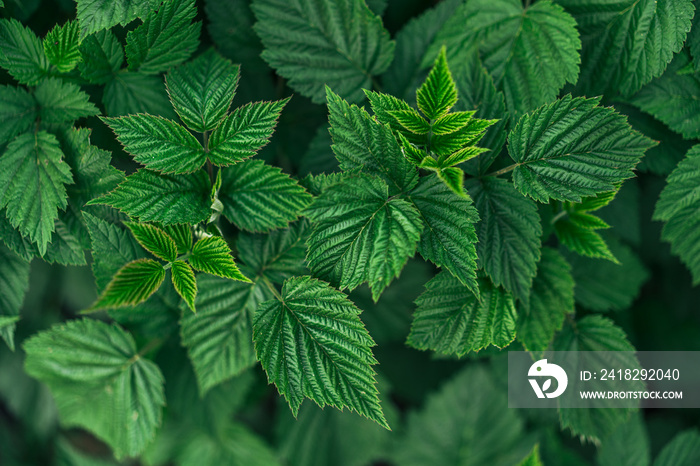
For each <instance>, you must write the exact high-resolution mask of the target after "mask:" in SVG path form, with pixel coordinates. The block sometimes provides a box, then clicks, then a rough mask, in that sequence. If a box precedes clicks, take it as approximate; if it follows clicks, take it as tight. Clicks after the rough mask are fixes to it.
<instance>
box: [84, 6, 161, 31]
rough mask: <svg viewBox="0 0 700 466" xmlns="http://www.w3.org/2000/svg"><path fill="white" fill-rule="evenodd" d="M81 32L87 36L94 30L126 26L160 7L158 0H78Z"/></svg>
mask: <svg viewBox="0 0 700 466" xmlns="http://www.w3.org/2000/svg"><path fill="white" fill-rule="evenodd" d="M76 2H77V3H78V11H77V16H78V21H79V22H80V34H81V36H82V37H85V36H87V35H89V34H92V33H93V32H97V31H101V30H102V29H109V28H111V27H112V26H116V25H117V24H121V25H122V26H126V25H127V24H129V23H130V22H131V21H133V20H135V19H136V18H137V17H143V16H145V15H146V14H148V12H149V11H151V10H152V9H155V8H157V7H158V4H159V2H158V1H157V0H145V1H141V2H134V1H132V0H76Z"/></svg>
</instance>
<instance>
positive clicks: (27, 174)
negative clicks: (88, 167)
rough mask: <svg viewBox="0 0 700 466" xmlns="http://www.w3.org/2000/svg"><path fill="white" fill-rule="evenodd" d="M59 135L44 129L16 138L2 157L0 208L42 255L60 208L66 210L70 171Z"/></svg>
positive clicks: (0, 160)
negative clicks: (56, 135)
mask: <svg viewBox="0 0 700 466" xmlns="http://www.w3.org/2000/svg"><path fill="white" fill-rule="evenodd" d="M62 156H63V153H62V152H61V149H60V147H59V145H58V141H57V140H56V137H55V136H53V135H52V134H49V133H47V132H45V131H39V132H38V133H35V134H32V133H25V134H22V135H21V136H19V137H17V138H16V139H15V140H14V141H12V142H11V143H10V144H9V145H8V146H7V150H6V151H5V154H4V155H3V156H2V157H0V208H2V207H7V211H6V214H7V218H8V219H9V220H10V222H11V223H12V226H13V227H15V228H19V230H20V232H21V233H22V234H23V235H24V236H26V237H28V238H29V239H30V240H31V241H32V242H35V243H37V247H38V248H39V253H40V254H41V255H43V254H44V253H45V252H46V247H47V245H48V243H49V241H50V240H51V233H52V232H53V229H54V220H55V219H56V218H57V217H58V209H65V208H66V205H67V201H66V197H67V194H66V188H65V186H64V185H65V184H69V183H72V182H73V181H72V177H71V171H70V168H69V167H68V165H67V164H66V163H65V162H63V160H62Z"/></svg>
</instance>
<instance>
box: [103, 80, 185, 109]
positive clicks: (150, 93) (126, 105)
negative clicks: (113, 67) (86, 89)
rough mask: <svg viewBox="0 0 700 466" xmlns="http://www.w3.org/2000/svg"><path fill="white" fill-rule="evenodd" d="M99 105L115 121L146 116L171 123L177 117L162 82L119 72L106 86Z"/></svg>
mask: <svg viewBox="0 0 700 466" xmlns="http://www.w3.org/2000/svg"><path fill="white" fill-rule="evenodd" d="M102 102H103V103H104V105H105V110H106V113H107V115H109V116H111V117H118V116H124V115H131V114H134V113H148V114H151V115H158V116H161V117H163V118H170V119H174V118H177V114H176V113H175V111H174V110H173V106H172V105H171V104H170V101H169V100H168V94H167V92H165V87H164V86H163V78H161V77H160V76H150V75H147V74H143V73H130V72H128V71H126V70H122V71H121V72H119V73H115V75H114V77H113V78H112V79H111V80H110V81H109V82H108V83H107V85H106V86H105V90H104V94H103V96H102Z"/></svg>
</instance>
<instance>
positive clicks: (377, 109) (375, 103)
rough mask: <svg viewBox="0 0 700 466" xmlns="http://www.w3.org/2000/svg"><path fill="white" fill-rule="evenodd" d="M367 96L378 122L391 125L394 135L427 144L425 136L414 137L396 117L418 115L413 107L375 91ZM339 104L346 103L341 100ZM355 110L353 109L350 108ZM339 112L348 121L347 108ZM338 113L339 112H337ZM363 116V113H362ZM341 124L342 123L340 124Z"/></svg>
mask: <svg viewBox="0 0 700 466" xmlns="http://www.w3.org/2000/svg"><path fill="white" fill-rule="evenodd" d="M365 96H366V97H367V100H369V104H370V105H371V106H372V112H373V113H374V118H376V119H377V121H378V122H380V123H384V124H385V125H389V128H391V130H392V131H393V132H394V134H396V135H398V136H399V137H400V136H404V137H405V138H406V139H408V140H409V141H411V142H413V143H415V144H425V139H426V138H425V137H424V136H417V137H416V136H414V135H413V133H411V132H410V131H408V130H406V128H405V127H404V126H403V125H402V124H401V123H399V121H398V119H397V118H396V117H395V116H394V113H395V112H398V113H411V114H416V113H418V112H417V111H416V110H415V109H414V108H413V107H411V106H410V105H409V104H408V103H407V102H405V101H403V100H401V99H397V98H396V97H394V96H392V95H389V94H382V93H381V92H374V91H368V90H365ZM338 103H341V104H342V103H344V101H342V100H340V101H338ZM350 108H353V107H350ZM339 110H342V112H343V113H342V116H343V118H344V119H347V117H348V115H347V108H345V106H342V105H341V106H340V107H339ZM330 113H331V112H330V106H329V114H330ZM336 113H337V111H336ZM360 114H361V115H362V113H361V112H360ZM329 120H330V115H329ZM341 121H342V120H341ZM339 123H340V122H339ZM343 123H344V125H345V126H346V127H347V129H348V130H351V131H355V132H357V129H351V128H352V127H351V125H348V122H343Z"/></svg>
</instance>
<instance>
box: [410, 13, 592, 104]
mask: <svg viewBox="0 0 700 466" xmlns="http://www.w3.org/2000/svg"><path fill="white" fill-rule="evenodd" d="M443 45H447V51H448V54H449V55H448V56H447V58H448V60H449V61H451V62H453V63H459V62H464V61H465V60H464V59H463V58H462V55H460V54H464V53H469V50H470V47H472V46H475V45H476V46H478V48H479V53H480V56H481V59H482V61H483V63H484V66H485V67H486V69H487V70H488V71H489V73H490V74H491V75H492V76H493V77H494V81H495V83H496V87H497V88H498V89H499V90H501V91H503V93H504V95H505V99H506V104H507V107H508V110H509V111H510V112H512V113H514V114H515V115H516V116H520V115H522V114H523V113H525V112H528V111H530V110H533V109H535V108H537V107H539V106H540V105H542V104H545V103H547V102H551V101H552V100H554V99H555V98H556V97H557V94H558V93H559V90H560V89H561V88H562V87H563V86H564V84H566V83H567V82H569V83H575V82H576V79H577V77H578V71H579V70H578V64H579V54H578V50H579V49H580V48H581V41H580V40H579V35H578V32H577V30H576V21H574V18H572V17H571V16H570V15H569V14H568V13H566V12H565V11H564V9H563V8H562V7H560V6H559V5H555V4H553V3H552V2H551V1H549V0H545V1H539V2H537V3H534V4H533V5H529V6H528V7H526V8H523V5H522V2H521V1H520V0H476V1H470V2H467V3H465V4H464V5H463V6H462V7H461V8H460V10H459V11H458V12H457V13H455V15H454V16H453V17H452V18H451V19H450V20H449V21H448V22H447V23H446V24H445V26H444V27H443V28H442V30H441V31H440V33H438V35H437V36H436V38H435V40H434V41H433V44H432V47H431V48H430V50H429V52H430V53H432V54H433V55H432V56H431V57H434V56H435V55H437V52H438V50H439V49H440V47H441V46H443ZM423 65H424V66H426V65H427V63H426V60H424V61H423Z"/></svg>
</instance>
